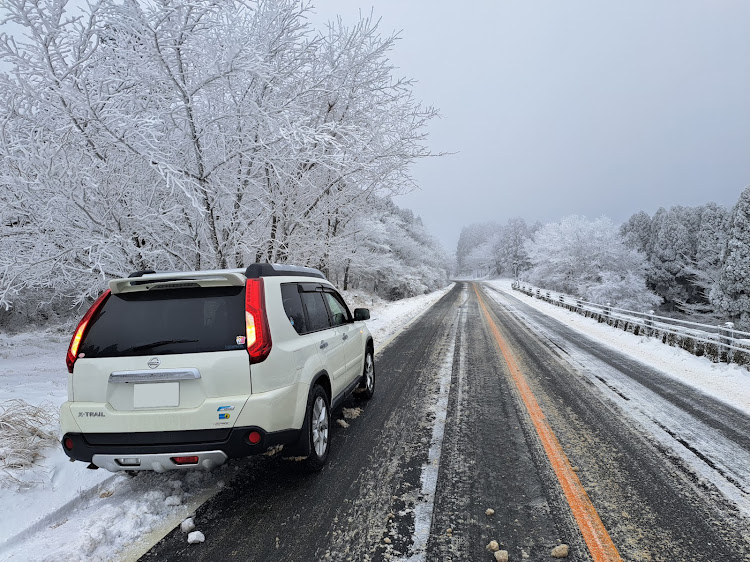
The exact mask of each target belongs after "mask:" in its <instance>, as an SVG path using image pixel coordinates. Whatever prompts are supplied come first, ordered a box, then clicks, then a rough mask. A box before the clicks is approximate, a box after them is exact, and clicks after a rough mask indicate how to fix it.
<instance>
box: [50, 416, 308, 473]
mask: <svg viewBox="0 0 750 562" xmlns="http://www.w3.org/2000/svg"><path fill="white" fill-rule="evenodd" d="M254 431H257V432H258V433H259V434H260V436H261V438H260V441H259V442H258V443H255V444H253V443H251V442H250V441H249V439H248V436H249V434H250V433H251V432H254ZM300 432H301V430H300V429H288V430H284V431H274V432H266V431H265V430H264V429H262V428H260V427H255V426H249V427H235V428H232V429H205V430H191V431H152V432H139V433H85V434H84V433H74V432H68V433H66V434H65V435H63V437H62V440H61V444H62V448H63V451H64V452H65V454H66V455H68V457H70V458H71V459H73V460H77V461H84V462H89V463H91V462H93V463H94V464H95V465H97V466H102V467H103V468H107V469H108V470H113V469H114V470H154V469H153V468H152V467H150V466H145V465H147V464H148V463H149V462H152V461H150V460H149V459H151V458H154V459H157V458H158V459H162V458H164V459H167V460H169V457H170V456H175V455H176V456H184V455H188V454H193V455H199V456H200V457H201V462H199V463H198V466H206V467H207V468H209V466H208V465H204V464H203V458H204V457H205V458H206V459H210V460H211V462H210V463H208V464H211V465H213V466H215V465H217V464H221V463H222V462H223V460H222V461H221V462H218V461H220V460H221V454H223V455H225V458H239V457H247V456H250V455H257V454H260V453H264V452H266V451H267V450H268V449H269V448H271V447H274V446H277V445H291V444H296V443H297V442H298V440H299V437H300ZM68 439H69V440H70V441H69V442H68ZM66 443H68V444H72V447H70V448H69V447H66ZM203 453H205V454H203ZM95 455H96V456H98V458H97V459H95V458H94V457H95ZM140 457H143V458H144V459H145V460H144V462H142V463H141V465H140V466H142V468H137V467H135V468H134V467H132V466H120V467H118V466H117V463H116V462H114V459H117V458H140ZM97 460H99V461H100V462H101V463H102V464H101V465H100V464H97V462H96V461H97ZM113 462H114V464H113ZM160 462H161V461H160ZM170 462H171V461H170ZM173 464H174V463H173ZM161 465H162V466H163V468H165V469H167V468H190V467H191V466H192V467H195V466H196V465H191V466H184V465H183V466H180V465H176V464H175V465H174V466H173V467H171V466H169V463H167V464H164V463H161Z"/></svg>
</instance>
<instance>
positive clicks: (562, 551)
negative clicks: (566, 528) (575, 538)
mask: <svg viewBox="0 0 750 562" xmlns="http://www.w3.org/2000/svg"><path fill="white" fill-rule="evenodd" d="M569 552H570V547H568V545H567V544H558V545H557V546H556V547H555V548H553V549H552V558H567V557H568V553H569Z"/></svg>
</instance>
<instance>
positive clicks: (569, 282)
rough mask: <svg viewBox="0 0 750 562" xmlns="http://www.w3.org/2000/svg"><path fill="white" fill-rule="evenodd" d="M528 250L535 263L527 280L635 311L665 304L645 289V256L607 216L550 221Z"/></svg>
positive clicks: (536, 235)
mask: <svg viewBox="0 0 750 562" xmlns="http://www.w3.org/2000/svg"><path fill="white" fill-rule="evenodd" d="M526 249H527V252H528V255H529V259H530V261H531V263H532V264H533V267H532V269H531V270H530V271H529V272H528V274H527V278H528V279H529V280H530V281H532V282H533V283H536V284H538V285H541V286H544V287H548V288H550V289H555V290H558V291H562V292H566V293H569V294H573V295H576V296H580V297H583V298H585V299H588V300H592V301H596V302H602V301H603V302H610V303H612V304H613V305H616V306H619V307H622V308H630V309H634V310H644V309H649V308H652V307H653V306H655V305H656V304H658V303H659V302H660V299H659V297H658V296H656V295H654V294H653V293H652V292H651V291H649V290H648V289H647V288H646V284H645V271H646V260H645V256H644V255H643V254H641V253H639V252H637V251H636V250H634V249H632V248H629V247H628V246H627V245H626V244H625V241H624V239H623V237H622V235H621V234H620V232H619V229H618V227H617V226H616V225H615V224H614V223H613V222H612V221H611V220H609V219H608V218H599V219H596V220H593V221H591V220H588V219H586V218H585V217H581V216H577V215H573V216H568V217H565V218H563V219H562V220H561V221H560V222H557V223H550V224H546V225H544V226H543V227H541V228H540V229H539V230H538V231H537V232H536V233H535V235H534V240H533V241H531V242H529V243H528V244H527V248H526ZM604 299H607V300H604Z"/></svg>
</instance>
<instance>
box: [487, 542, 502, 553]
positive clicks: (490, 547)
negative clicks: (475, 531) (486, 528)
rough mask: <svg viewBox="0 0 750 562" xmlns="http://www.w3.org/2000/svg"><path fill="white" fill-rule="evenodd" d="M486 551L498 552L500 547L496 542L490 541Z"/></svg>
mask: <svg viewBox="0 0 750 562" xmlns="http://www.w3.org/2000/svg"><path fill="white" fill-rule="evenodd" d="M487 550H489V551H490V552H497V551H498V550H500V545H499V544H497V541H490V543H489V544H488V545H487Z"/></svg>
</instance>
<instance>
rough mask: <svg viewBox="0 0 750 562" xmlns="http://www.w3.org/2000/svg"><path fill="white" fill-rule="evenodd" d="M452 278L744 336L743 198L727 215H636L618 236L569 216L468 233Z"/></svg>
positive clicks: (749, 198) (748, 252) (748, 201)
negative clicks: (720, 325)
mask: <svg viewBox="0 0 750 562" xmlns="http://www.w3.org/2000/svg"><path fill="white" fill-rule="evenodd" d="M457 264H458V269H459V274H461V273H463V274H467V273H470V272H471V271H473V270H477V269H483V270H486V269H487V268H488V267H491V268H492V269H493V270H494V271H495V272H496V273H497V274H500V275H508V276H510V275H512V274H513V272H514V267H517V268H518V270H519V274H520V275H521V277H522V278H523V279H525V280H528V281H529V282H532V283H535V284H538V285H540V286H544V287H547V288H550V289H554V290H559V291H563V292H567V293H570V294H573V295H577V296H579V297H582V298H586V299H588V300H591V301H594V302H599V303H606V302H610V303H612V304H613V305H617V306H620V307H623V308H631V309H635V310H648V309H650V308H657V309H658V310H659V311H660V312H661V313H665V314H676V315H679V314H685V315H692V316H699V317H702V318H704V319H706V320H710V321H714V320H716V321H718V320H719V319H729V320H732V321H734V322H735V323H736V324H737V326H738V327H741V328H743V329H750V188H747V189H745V190H744V191H743V192H742V194H741V195H740V197H739V200H738V202H737V204H736V205H735V206H734V207H733V208H732V209H731V210H729V209H726V208H724V207H721V206H719V205H717V204H715V203H708V204H706V205H701V206H697V207H684V206H675V207H672V208H670V209H668V210H667V209H663V208H661V209H659V210H658V211H656V213H654V215H653V216H650V215H649V214H647V213H645V212H643V211H641V212H638V213H636V214H634V215H633V216H631V217H630V218H629V219H628V220H627V221H626V222H625V223H624V224H622V225H620V226H617V225H615V224H614V223H612V221H610V220H609V219H606V218H600V219H596V220H590V219H586V218H585V217H579V216H569V217H565V218H563V219H562V220H561V221H560V222H557V223H551V224H547V225H541V224H536V225H533V226H531V227H529V226H527V225H526V223H525V221H523V220H522V219H512V220H511V221H509V222H508V223H507V224H506V225H497V224H493V223H489V224H474V225H470V226H468V227H466V228H464V229H463V230H462V232H461V236H460V238H459V242H458V248H457Z"/></svg>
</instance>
